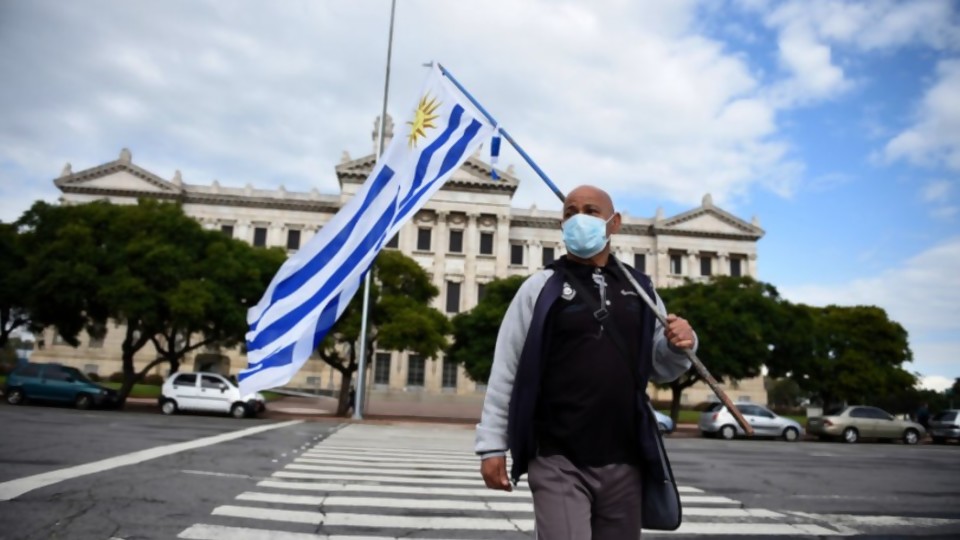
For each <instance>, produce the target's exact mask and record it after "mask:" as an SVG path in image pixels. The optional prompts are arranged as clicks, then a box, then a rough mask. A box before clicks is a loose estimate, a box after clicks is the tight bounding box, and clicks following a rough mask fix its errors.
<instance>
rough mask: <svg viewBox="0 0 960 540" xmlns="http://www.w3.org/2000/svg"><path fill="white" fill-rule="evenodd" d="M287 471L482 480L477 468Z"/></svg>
mask: <svg viewBox="0 0 960 540" xmlns="http://www.w3.org/2000/svg"><path fill="white" fill-rule="evenodd" d="M285 468H286V469H295V470H299V471H315V472H329V473H361V474H362V473H370V472H376V473H383V474H391V475H404V474H408V475H409V474H416V475H417V476H418V477H419V476H443V477H450V478H454V477H455V478H469V479H477V478H480V472H479V470H477V467H474V468H473V469H472V470H469V471H468V470H462V471H442V470H423V471H411V470H410V469H378V470H376V471H371V470H370V469H367V468H364V467H349V466H344V467H337V466H334V465H307V464H302V463H291V464H290V465H287V466H286V467H285Z"/></svg>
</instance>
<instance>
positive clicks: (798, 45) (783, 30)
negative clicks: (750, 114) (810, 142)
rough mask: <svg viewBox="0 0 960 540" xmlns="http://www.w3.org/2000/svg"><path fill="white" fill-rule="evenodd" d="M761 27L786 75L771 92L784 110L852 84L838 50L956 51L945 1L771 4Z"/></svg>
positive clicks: (956, 32) (956, 35) (959, 31)
mask: <svg viewBox="0 0 960 540" xmlns="http://www.w3.org/2000/svg"><path fill="white" fill-rule="evenodd" d="M751 8H752V9H762V8H758V7H756V6H752V7H751ZM765 21H766V24H767V25H768V26H769V27H770V28H773V29H775V30H776V31H777V32H778V40H777V41H778V48H779V49H778V52H779V59H780V63H781V66H782V67H783V68H784V70H785V71H786V72H787V73H789V74H790V77H789V78H788V79H787V80H785V81H781V82H779V83H778V84H777V85H776V87H775V90H774V95H775V96H776V99H777V100H778V102H779V103H781V104H782V105H783V106H794V105H803V104H806V103H809V102H813V101H819V100H824V99H831V98H835V97H837V96H839V95H841V94H843V93H844V92H846V91H848V90H850V89H851V88H852V87H853V86H854V85H855V84H856V81H854V80H852V79H851V78H850V77H849V76H848V75H847V74H846V73H845V71H844V68H843V66H842V65H840V64H839V63H838V61H837V58H836V54H835V53H836V52H837V51H838V50H840V48H847V49H851V50H858V51H874V50H884V49H893V48H896V47H902V46H905V45H911V44H922V45H924V46H926V47H931V48H933V49H935V50H945V51H956V50H960V26H958V25H957V24H956V22H955V21H956V13H955V10H954V6H953V4H952V3H951V2H950V0H913V1H911V2H895V1H890V0H869V1H860V2H849V1H841V0H791V1H788V2H782V3H778V4H771V5H770V6H769V7H768V8H767V11H766V18H765Z"/></svg>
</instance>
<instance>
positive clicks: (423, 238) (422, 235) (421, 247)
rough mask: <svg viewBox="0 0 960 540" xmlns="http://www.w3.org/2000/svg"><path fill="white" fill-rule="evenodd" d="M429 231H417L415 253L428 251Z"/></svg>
mask: <svg viewBox="0 0 960 540" xmlns="http://www.w3.org/2000/svg"><path fill="white" fill-rule="evenodd" d="M431 232H433V231H432V230H431V229H417V251H430V233H431Z"/></svg>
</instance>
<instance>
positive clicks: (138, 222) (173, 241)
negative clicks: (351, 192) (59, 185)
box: [20, 200, 279, 403]
mask: <svg viewBox="0 0 960 540" xmlns="http://www.w3.org/2000/svg"><path fill="white" fill-rule="evenodd" d="M20 223H21V226H22V227H23V228H24V230H25V231H26V232H25V233H24V234H25V235H26V236H27V237H28V238H29V239H30V242H31V243H30V244H29V245H32V246H35V249H34V250H32V251H31V252H30V253H29V254H28V256H27V266H28V270H29V272H30V275H31V276H33V278H34V280H35V287H34V295H33V297H32V302H31V305H30V312H31V319H32V320H33V322H35V323H36V324H37V325H40V326H52V327H54V328H55V329H56V331H57V332H58V333H59V334H60V335H61V337H62V338H63V339H64V341H66V342H67V343H69V344H71V345H73V346H77V345H78V344H79V343H78V339H77V336H78V335H79V333H80V331H82V330H85V331H86V332H87V333H89V334H90V335H91V336H92V337H102V336H103V335H104V334H105V332H106V329H107V323H108V322H109V321H113V322H116V323H118V324H120V325H122V326H123V328H124V329H123V331H124V336H123V340H122V344H121V361H122V371H123V383H122V385H121V389H120V400H121V403H123V402H124V401H125V400H126V397H127V396H128V395H129V392H130V389H131V388H132V387H133V385H134V384H135V383H136V382H137V381H138V380H140V379H141V378H142V377H143V376H144V375H145V374H147V373H148V372H149V371H150V370H151V369H153V368H154V367H156V366H157V365H159V364H161V363H164V362H171V363H174V364H176V363H178V362H179V359H180V358H182V356H183V354H186V352H189V351H191V350H194V349H196V348H197V347H200V346H203V345H204V344H207V343H211V342H214V341H223V342H226V343H235V342H237V341H239V339H242V335H243V332H244V331H245V329H244V327H243V325H242V323H241V321H242V319H243V312H244V311H245V305H246V303H248V302H251V301H255V300H256V299H257V298H259V296H260V295H261V294H262V293H263V290H264V289H265V288H266V283H267V282H268V280H269V279H270V277H271V276H272V275H273V271H275V270H276V267H277V266H279V262H276V261H275V258H276V256H274V262H275V264H273V265H272V267H271V265H270V264H267V263H265V262H264V260H263V256H261V255H255V251H252V250H253V249H254V248H248V247H246V246H243V245H241V244H242V243H240V242H238V241H233V240H228V239H226V238H224V237H223V236H222V235H217V234H216V233H214V232H210V231H204V230H203V229H202V228H201V226H200V224H199V223H197V222H196V221H195V220H193V219H191V218H189V217H188V216H186V215H185V214H184V213H183V211H182V209H181V208H180V206H179V205H176V204H171V203H164V202H157V201H150V200H143V201H140V203H139V204H138V205H126V206H118V205H112V204H109V203H106V202H94V203H89V204H84V205H78V206H60V207H58V206H51V205H47V204H45V203H37V204H35V205H34V207H33V208H31V209H30V210H29V211H28V212H27V213H26V214H25V215H24V217H23V218H21V221H20ZM217 257H221V258H219V259H218V258H217ZM194 335H199V336H200V338H199V340H198V341H196V342H193V343H191V342H190V339H191V336H194ZM151 342H153V343H154V346H155V347H156V348H157V349H158V351H159V355H158V357H156V358H155V359H154V360H152V361H150V362H148V363H147V364H146V365H145V366H144V367H142V368H141V369H137V367H136V366H135V363H134V357H135V356H136V355H137V353H138V352H139V351H141V350H142V349H143V348H144V346H146V345H147V344H148V343H151ZM171 344H172V345H171Z"/></svg>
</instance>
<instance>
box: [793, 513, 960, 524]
mask: <svg viewBox="0 0 960 540" xmlns="http://www.w3.org/2000/svg"><path fill="white" fill-rule="evenodd" d="M790 514H792V515H794V516H799V517H803V518H807V519H815V520H817V521H823V522H824V523H829V524H831V525H832V524H834V523H837V524H840V525H853V526H867V527H939V526H942V525H955V524H960V519H950V518H930V517H913V516H877V515H856V514H812V513H808V512H790Z"/></svg>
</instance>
